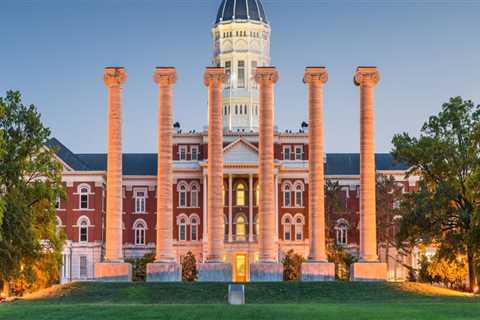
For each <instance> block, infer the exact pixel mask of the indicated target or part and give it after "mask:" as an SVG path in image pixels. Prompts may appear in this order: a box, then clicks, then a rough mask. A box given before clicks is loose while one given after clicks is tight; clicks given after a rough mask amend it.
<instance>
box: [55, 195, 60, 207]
mask: <svg viewBox="0 0 480 320" xmlns="http://www.w3.org/2000/svg"><path fill="white" fill-rule="evenodd" d="M55 209H60V197H57V198H56V199H55Z"/></svg>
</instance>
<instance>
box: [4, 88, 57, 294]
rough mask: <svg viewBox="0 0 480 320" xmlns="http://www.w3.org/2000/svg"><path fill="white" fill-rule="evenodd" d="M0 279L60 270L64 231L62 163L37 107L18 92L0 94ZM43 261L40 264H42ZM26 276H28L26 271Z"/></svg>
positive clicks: (6, 280)
mask: <svg viewBox="0 0 480 320" xmlns="http://www.w3.org/2000/svg"><path fill="white" fill-rule="evenodd" d="M0 110H1V111H0V132H1V134H0V136H2V148H1V150H2V151H1V152H0V186H1V188H0V199H1V202H2V204H3V209H4V210H3V219H2V223H1V225H0V261H1V263H0V281H3V282H4V284H8V283H10V282H12V281H15V280H16V279H27V280H28V284H29V285H31V284H32V283H33V282H34V281H35V280H36V277H35V274H36V273H35V272H34V271H35V269H37V270H38V269H41V270H42V271H47V270H45V268H47V267H48V268H49V269H51V271H52V274H56V273H55V272H58V269H59V266H60V263H61V254H60V252H61V249H62V246H63V240H64V233H63V232H57V219H56V210H55V202H56V199H57V198H58V197H64V191H63V185H62V182H61V166H60V164H59V163H58V162H57V161H55V158H54V150H51V149H49V148H46V147H45V145H46V143H47V141H48V139H49V137H50V130H49V129H47V128H45V127H44V126H43V124H42V121H41V119H40V114H39V113H38V112H37V110H36V108H35V106H33V105H30V106H25V105H23V104H22V101H21V95H20V93H19V92H14V91H8V92H7V95H6V97H4V98H0ZM40 263H42V266H40V265H39V264H40ZM27 275H28V276H27Z"/></svg>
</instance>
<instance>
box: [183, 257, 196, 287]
mask: <svg viewBox="0 0 480 320" xmlns="http://www.w3.org/2000/svg"><path fill="white" fill-rule="evenodd" d="M197 278H198V271H197V260H196V259H195V256H194V255H193V253H192V252H191V251H188V252H187V254H186V255H185V257H183V259H182V281H185V282H194V281H196V280H197Z"/></svg>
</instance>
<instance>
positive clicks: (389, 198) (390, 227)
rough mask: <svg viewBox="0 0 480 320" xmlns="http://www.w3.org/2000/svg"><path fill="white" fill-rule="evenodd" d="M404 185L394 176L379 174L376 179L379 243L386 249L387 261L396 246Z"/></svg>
mask: <svg viewBox="0 0 480 320" xmlns="http://www.w3.org/2000/svg"><path fill="white" fill-rule="evenodd" d="M402 197H403V191H402V187H401V186H399V185H398V183H397V182H396V181H395V178H394V177H393V176H385V175H381V174H378V175H377V181H376V209H377V235H378V242H379V245H380V246H382V247H383V248H384V249H385V251H384V253H385V257H384V259H385V262H387V263H388V261H389V258H394V259H396V258H397V257H396V256H390V248H392V247H395V246H396V241H395V240H396V234H397V232H398V226H399V221H398V217H399V214H400V210H399V204H400V203H401V201H402Z"/></svg>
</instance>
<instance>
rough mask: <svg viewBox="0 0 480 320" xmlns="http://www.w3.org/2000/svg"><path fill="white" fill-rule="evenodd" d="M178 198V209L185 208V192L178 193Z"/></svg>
mask: <svg viewBox="0 0 480 320" xmlns="http://www.w3.org/2000/svg"><path fill="white" fill-rule="evenodd" d="M179 197H180V199H179V206H180V208H185V207H186V206H187V192H186V191H180V194H179Z"/></svg>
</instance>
